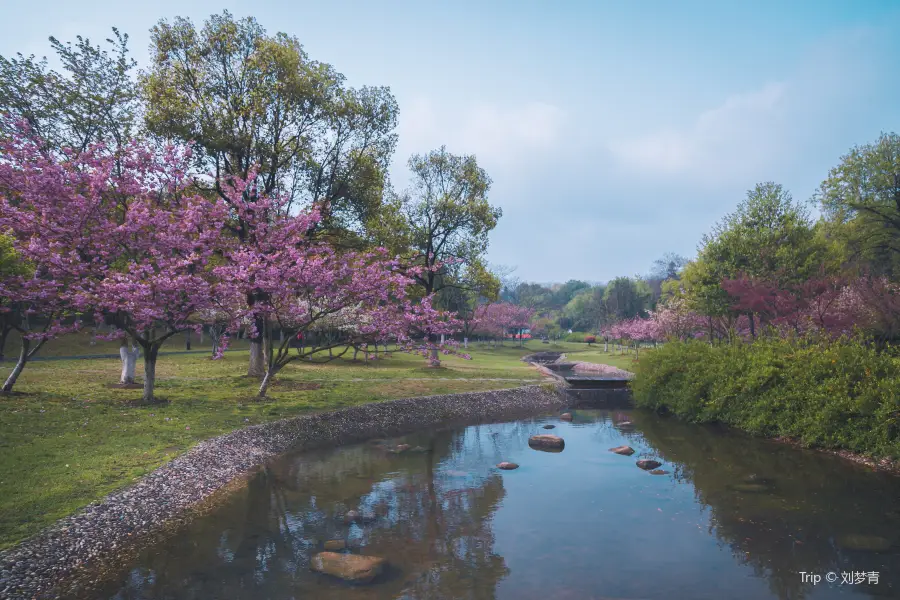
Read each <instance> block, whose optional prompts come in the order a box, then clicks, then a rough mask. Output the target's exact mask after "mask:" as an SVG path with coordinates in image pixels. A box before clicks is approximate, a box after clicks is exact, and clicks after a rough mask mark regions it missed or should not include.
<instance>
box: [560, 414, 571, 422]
mask: <svg viewBox="0 0 900 600" xmlns="http://www.w3.org/2000/svg"><path fill="white" fill-rule="evenodd" d="M559 418H560V419H562V420H563V421H571V420H572V413H563V414H561V415H559Z"/></svg>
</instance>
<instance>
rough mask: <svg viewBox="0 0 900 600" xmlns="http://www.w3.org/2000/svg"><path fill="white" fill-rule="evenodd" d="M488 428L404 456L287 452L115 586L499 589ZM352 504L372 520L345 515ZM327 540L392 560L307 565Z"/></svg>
mask: <svg viewBox="0 0 900 600" xmlns="http://www.w3.org/2000/svg"><path fill="white" fill-rule="evenodd" d="M507 429H508V426H507ZM492 433H494V434H499V431H492V430H491V428H490V426H484V427H476V428H469V429H466V430H455V431H438V432H433V433H429V434H419V435H416V436H410V437H409V438H407V439H405V440H404V442H405V443H408V444H410V445H411V446H418V447H419V448H418V450H420V451H417V452H406V453H403V454H391V453H390V452H387V451H385V450H384V449H383V448H379V447H377V446H374V445H371V444H365V445H359V446H352V447H346V448H340V449H336V450H332V451H322V452H316V453H307V454H303V455H298V456H295V457H289V458H285V459H283V460H281V461H278V462H277V463H275V464H273V465H271V466H270V467H268V468H266V469H264V470H262V471H261V472H260V473H259V474H258V475H257V476H255V477H254V478H253V479H252V481H251V482H250V483H249V485H248V486H247V487H246V488H244V489H243V490H241V491H239V492H237V493H235V494H234V495H233V496H232V497H231V498H230V499H229V501H228V502H227V503H226V504H225V505H223V506H221V507H220V508H218V509H217V510H216V511H215V512H214V513H212V514H210V515H207V516H205V517H203V518H201V519H199V520H198V521H196V522H195V523H193V524H192V525H191V526H190V527H189V529H188V530H187V531H186V532H184V534H182V535H180V536H179V537H178V538H177V539H174V540H170V541H169V542H167V543H166V544H165V546H164V547H161V548H157V549H154V550H150V551H148V552H146V553H145V554H144V556H142V557H141V560H140V561H139V563H140V565H141V567H140V568H136V569H133V570H132V571H131V572H130V573H129V574H128V576H127V577H126V579H125V581H124V582H121V584H120V585H118V586H116V587H117V588H118V592H117V593H116V592H115V590H113V591H112V592H111V594H114V595H113V597H115V598H120V599H122V600H126V599H132V598H173V599H174V598H178V599H187V598H211V597H216V598H263V597H278V598H291V597H298V598H299V597H314V598H323V599H330V598H341V599H343V598H347V599H353V598H360V599H376V598H435V599H441V598H472V599H476V598H477V599H482V598H484V599H489V598H493V597H494V590H495V588H496V586H497V583H498V582H499V581H500V580H501V579H502V578H503V577H505V576H506V575H507V573H508V570H507V568H506V565H505V563H504V560H503V558H502V557H501V556H498V555H497V554H495V553H494V551H493V547H494V534H493V532H492V530H491V518H492V515H493V513H494V512H495V511H496V510H497V508H498V506H499V505H500V503H501V501H502V499H503V497H504V495H505V490H504V487H503V479H502V477H500V476H499V475H498V474H497V473H496V471H495V470H494V469H493V468H492V466H493V464H494V463H495V462H497V461H496V460H494V458H495V455H496V453H498V452H501V451H502V450H501V449H500V448H499V447H497V444H498V440H497V437H498V436H497V435H491V434H492ZM503 435H504V437H506V436H512V435H516V434H515V433H513V432H510V431H506V430H504V431H503ZM461 465H462V466H461ZM460 468H464V469H465V472H460V471H458V469H460ZM454 469H457V470H454ZM348 510H358V511H359V512H360V513H362V515H363V516H364V517H365V518H366V519H365V521H364V522H363V523H350V524H348V523H346V522H345V520H344V518H343V517H344V515H345V514H346V512H347V511H348ZM329 539H345V540H347V541H348V542H349V543H350V546H351V548H352V549H353V550H352V551H353V552H354V553H361V554H366V555H373V556H384V557H386V558H387V559H388V561H389V563H390V565H391V567H390V569H389V570H388V572H387V573H385V575H384V576H383V577H381V578H380V580H378V581H377V583H375V584H373V585H370V586H365V587H353V586H348V585H344V584H343V583H341V582H339V581H337V580H332V579H330V578H327V577H324V576H320V575H317V574H315V573H312V572H310V570H309V560H310V557H311V556H312V555H313V554H315V553H316V552H319V551H321V550H322V543H323V542H324V541H325V540H329Z"/></svg>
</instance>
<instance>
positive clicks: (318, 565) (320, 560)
mask: <svg viewBox="0 0 900 600" xmlns="http://www.w3.org/2000/svg"><path fill="white" fill-rule="evenodd" d="M386 563H387V560H386V559H384V558H380V557H378V556H359V555H357V554H339V553H337V552H319V553H318V554H316V555H315V556H313V557H312V560H310V562H309V566H310V568H311V569H312V570H313V571H316V572H317V573H325V574H326V575H331V576H332V577H338V578H340V579H343V580H344V581H350V582H352V583H369V582H371V581H372V580H373V579H375V578H376V577H378V576H379V575H381V573H382V571H384V565H385V564H386Z"/></svg>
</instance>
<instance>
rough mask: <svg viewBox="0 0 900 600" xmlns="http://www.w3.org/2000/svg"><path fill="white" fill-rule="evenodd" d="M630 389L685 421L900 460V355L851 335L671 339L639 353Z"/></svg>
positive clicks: (641, 402) (650, 404)
mask: <svg viewBox="0 0 900 600" xmlns="http://www.w3.org/2000/svg"><path fill="white" fill-rule="evenodd" d="M632 391H633V393H634V399H635V403H636V404H637V405H638V406H642V407H646V408H652V409H656V410H660V411H668V412H671V413H673V414H675V415H676V416H678V417H681V418H684V419H687V420H690V421H695V422H720V423H725V424H727V425H730V426H733V427H737V428H740V429H743V430H745V431H748V432H750V433H753V434H757V435H763V436H770V437H787V438H791V439H794V440H797V441H799V442H801V443H802V444H804V445H806V446H818V447H823V448H834V449H838V448H843V449H847V450H851V451H853V452H858V453H863V454H868V455H872V456H885V457H891V458H897V457H900V359H898V358H896V357H892V356H891V355H889V354H887V353H884V352H877V351H876V350H875V349H873V348H871V347H870V346H868V345H867V344H865V343H864V342H863V341H861V340H858V339H853V340H848V339H841V340H825V341H815V342H813V341H811V340H785V339H761V340H757V341H755V342H754V343H752V344H728V345H722V346H710V345H709V344H706V343H703V342H699V341H690V342H670V343H668V344H665V345H664V346H662V347H660V348H658V349H655V350H648V351H647V353H646V354H645V355H643V356H642V357H641V361H640V363H638V364H637V365H636V367H635V378H634V381H633V382H632Z"/></svg>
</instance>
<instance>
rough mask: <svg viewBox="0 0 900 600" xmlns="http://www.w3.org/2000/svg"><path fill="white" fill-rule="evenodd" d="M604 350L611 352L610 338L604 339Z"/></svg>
mask: <svg viewBox="0 0 900 600" xmlns="http://www.w3.org/2000/svg"><path fill="white" fill-rule="evenodd" d="M603 351H604V352H609V338H606V339H604V340H603Z"/></svg>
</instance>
